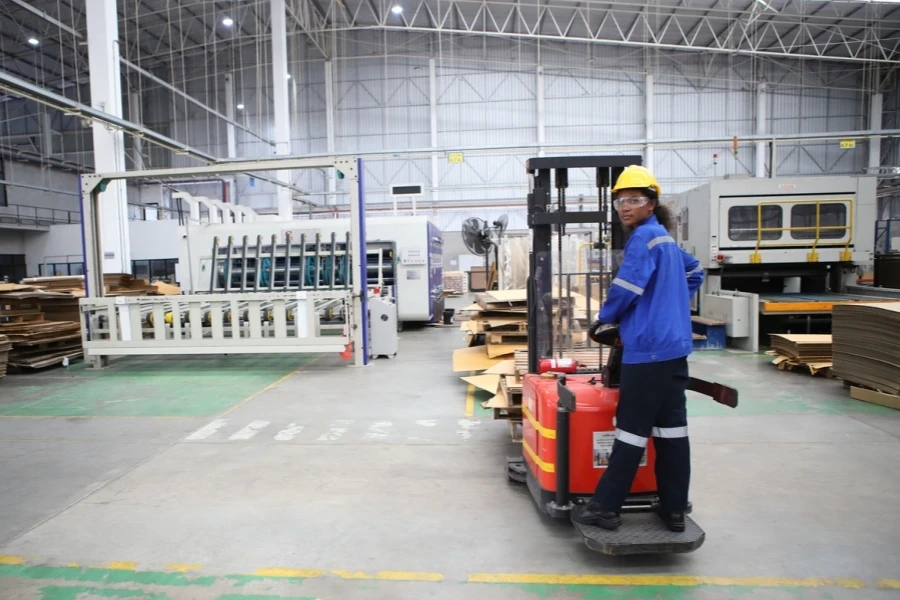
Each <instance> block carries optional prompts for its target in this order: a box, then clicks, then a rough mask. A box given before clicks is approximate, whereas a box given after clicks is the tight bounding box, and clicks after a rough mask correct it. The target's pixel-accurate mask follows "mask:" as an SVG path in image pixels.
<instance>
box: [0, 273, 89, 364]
mask: <svg viewBox="0 0 900 600" xmlns="http://www.w3.org/2000/svg"><path fill="white" fill-rule="evenodd" d="M23 287H24V286H19V287H18V288H17V289H16V291H8V292H5V293H4V292H0V335H2V336H3V338H4V339H5V340H6V341H7V342H8V343H9V344H10V348H9V349H8V356H7V360H6V361H5V362H4V369H5V367H6V366H7V365H8V366H9V367H16V368H20V369H21V368H40V367H45V366H50V365H53V364H59V363H61V362H63V361H64V360H66V359H68V360H71V359H74V358H78V357H81V356H82V348H81V324H80V320H79V317H78V299H77V298H75V297H74V296H72V295H71V294H63V293H56V292H46V291H43V290H36V289H33V288H30V289H23ZM48 317H51V318H48ZM61 317H69V319H64V318H62V319H61ZM70 319H71V320H70Z"/></svg>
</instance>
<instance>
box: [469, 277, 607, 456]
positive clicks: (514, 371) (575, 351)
mask: <svg viewBox="0 0 900 600" xmlns="http://www.w3.org/2000/svg"><path fill="white" fill-rule="evenodd" d="M553 295H554V298H553V302H552V319H553V325H552V329H553V331H554V332H556V333H557V338H556V339H555V340H554V344H555V345H563V346H564V347H566V348H568V350H566V352H565V353H564V354H565V356H566V357H571V358H575V359H576V360H577V361H578V362H579V363H580V364H582V366H584V367H588V368H594V369H599V366H600V362H601V355H600V350H599V349H598V348H593V349H587V348H585V347H584V345H585V342H586V340H587V334H586V329H587V327H586V323H587V313H588V312H592V313H593V312H596V310H597V309H598V308H599V306H600V301H599V300H598V299H594V300H593V301H592V302H588V300H587V298H586V297H584V296H582V295H580V294H577V293H574V292H572V293H570V292H568V291H566V292H565V293H564V294H563V298H562V299H560V298H559V297H558V293H557V290H555V289H554V290H553ZM588 304H591V305H592V306H590V307H589V306H588ZM589 309H590V310H589ZM461 312H463V313H465V314H467V316H468V319H467V320H466V321H464V322H463V323H462V326H461V329H462V331H464V332H465V333H466V344H467V347H466V348H460V349H459V350H456V351H455V352H454V356H453V370H454V371H455V372H465V371H468V372H470V373H473V374H472V375H470V376H468V377H463V378H462V379H463V380H464V381H465V382H466V383H468V384H470V385H471V386H472V388H474V389H478V390H484V391H487V392H489V393H490V394H492V397H491V398H490V399H489V400H487V401H485V402H483V403H482V407H484V408H487V409H491V410H492V411H493V414H494V418H495V419H507V420H509V421H510V422H511V426H510V432H511V433H512V435H513V439H514V440H517V439H518V433H517V432H518V431H519V429H518V428H517V427H516V423H519V422H521V419H522V375H523V374H524V373H525V372H526V371H527V363H528V358H527V357H528V334H529V331H528V305H527V296H526V292H525V290H503V291H492V292H485V293H483V294H477V295H476V302H475V304H472V305H471V306H468V307H466V308H465V309H463V310H462V311H461ZM560 332H562V333H561V335H560ZM520 363H521V364H520ZM476 373H477V374H476Z"/></svg>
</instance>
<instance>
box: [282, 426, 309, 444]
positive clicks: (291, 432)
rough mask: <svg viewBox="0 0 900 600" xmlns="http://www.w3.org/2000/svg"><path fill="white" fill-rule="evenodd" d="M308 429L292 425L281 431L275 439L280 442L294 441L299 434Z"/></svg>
mask: <svg viewBox="0 0 900 600" xmlns="http://www.w3.org/2000/svg"><path fill="white" fill-rule="evenodd" d="M304 429H306V425H297V424H296V423H291V424H290V425H288V426H287V427H285V428H284V429H282V430H281V431H279V432H278V433H277V434H276V435H275V439H276V440H277V441H279V442H287V441H290V440H292V439H294V436H296V435H297V434H298V433H300V432H302V431H303V430H304Z"/></svg>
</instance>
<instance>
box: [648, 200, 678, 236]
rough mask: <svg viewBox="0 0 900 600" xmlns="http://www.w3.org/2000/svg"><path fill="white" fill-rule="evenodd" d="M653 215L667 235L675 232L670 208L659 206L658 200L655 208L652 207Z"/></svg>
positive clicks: (673, 215)
mask: <svg viewBox="0 0 900 600" xmlns="http://www.w3.org/2000/svg"><path fill="white" fill-rule="evenodd" d="M653 215H654V216H655V217H656V220H657V221H659V224H660V225H662V226H663V227H665V228H666V231H668V232H669V233H672V232H673V231H675V213H673V212H672V208H671V207H670V206H668V205H666V204H660V203H659V200H656V206H654V207H653Z"/></svg>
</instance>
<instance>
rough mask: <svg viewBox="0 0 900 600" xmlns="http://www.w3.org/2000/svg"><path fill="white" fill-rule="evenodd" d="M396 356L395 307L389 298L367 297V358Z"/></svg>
mask: <svg viewBox="0 0 900 600" xmlns="http://www.w3.org/2000/svg"><path fill="white" fill-rule="evenodd" d="M396 355H397V305H396V304H395V303H394V301H393V298H390V297H379V296H370V297H369V357H370V358H378V357H380V356H385V357H387V358H392V357H394V356H396Z"/></svg>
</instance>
